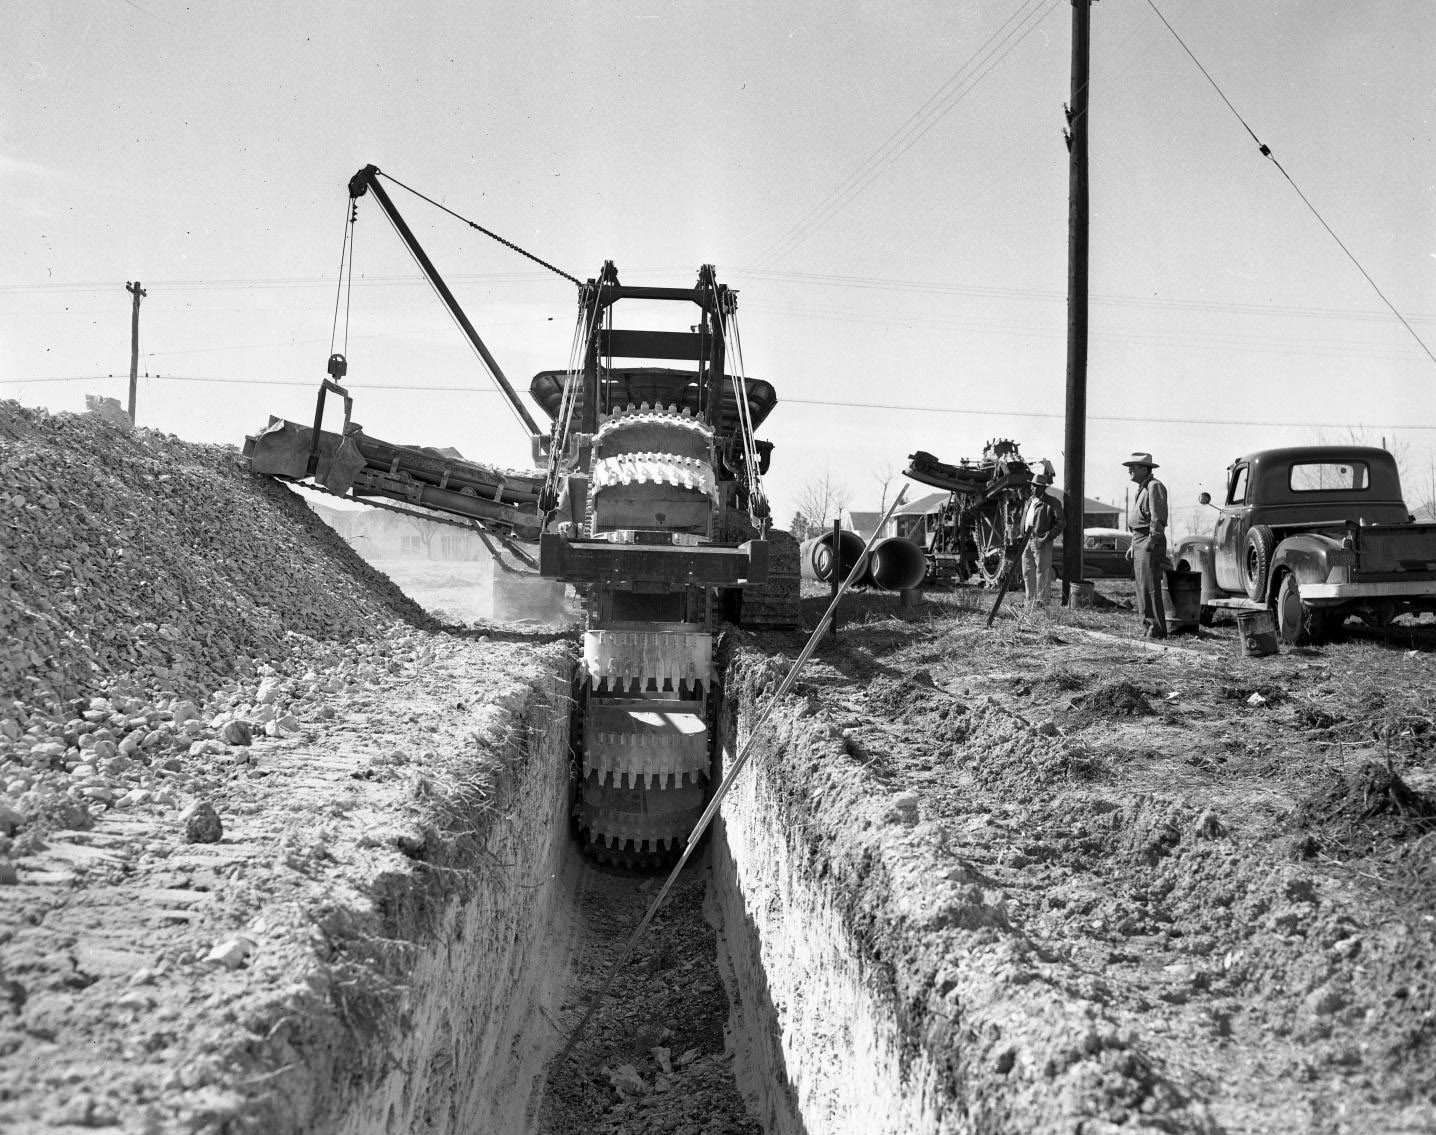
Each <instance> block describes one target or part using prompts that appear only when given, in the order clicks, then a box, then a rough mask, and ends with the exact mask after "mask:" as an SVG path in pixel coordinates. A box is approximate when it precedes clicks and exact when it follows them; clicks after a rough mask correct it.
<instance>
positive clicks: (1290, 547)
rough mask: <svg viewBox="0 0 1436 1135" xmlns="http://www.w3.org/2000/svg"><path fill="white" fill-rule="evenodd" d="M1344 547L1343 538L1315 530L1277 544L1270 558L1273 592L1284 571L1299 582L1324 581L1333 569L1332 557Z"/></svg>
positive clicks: (1300, 533) (1271, 594)
mask: <svg viewBox="0 0 1436 1135" xmlns="http://www.w3.org/2000/svg"><path fill="white" fill-rule="evenodd" d="M1340 549H1341V541H1339V540H1333V539H1332V538H1331V537H1329V536H1322V535H1318V534H1317V533H1315V532H1298V533H1297V534H1295V535H1293V536H1288V537H1287V538H1286V539H1284V540H1283V541H1282V542H1281V543H1280V544H1278V545H1277V548H1276V552H1275V553H1274V554H1273V556H1272V561H1271V578H1270V584H1271V587H1270V593H1269V594H1268V596H1267V600H1268V601H1270V600H1271V599H1272V598H1274V597H1275V594H1276V590H1275V584H1276V582H1277V581H1278V580H1279V579H1280V578H1281V575H1282V573H1283V571H1287V572H1290V573H1291V574H1292V575H1294V576H1295V577H1296V581H1297V582H1298V583H1325V582H1326V579H1327V576H1328V575H1329V574H1330V572H1331V561H1330V556H1331V553H1332V552H1334V551H1339V550H1340Z"/></svg>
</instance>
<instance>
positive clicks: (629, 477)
mask: <svg viewBox="0 0 1436 1135" xmlns="http://www.w3.org/2000/svg"><path fill="white" fill-rule="evenodd" d="M643 484H647V485H676V486H678V487H679V488H684V489H688V490H690V491H692V492H695V493H703V494H704V495H705V496H708V497H710V498H715V499H716V496H717V486H716V483H715V481H714V478H713V469H712V467H711V466H710V465H708V463H707V462H704V461H700V460H698V459H697V458H693V457H680V456H678V455H677V454H673V453H620V454H618V455H616V456H613V457H600V458H597V459H596V460H595V461H594V463H593V473H592V476H591V477H590V479H589V495H590V496H591V497H592V496H594V495H596V494H597V493H598V492H600V491H601V490H603V489H606V488H609V487H611V486H615V485H643Z"/></svg>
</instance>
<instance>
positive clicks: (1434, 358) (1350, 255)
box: [1147, 0, 1436, 364]
mask: <svg viewBox="0 0 1436 1135" xmlns="http://www.w3.org/2000/svg"><path fill="white" fill-rule="evenodd" d="M1147 5H1148V7H1150V8H1151V9H1152V11H1153V12H1155V13H1156V14H1157V19H1159V20H1161V21H1162V23H1163V24H1164V25H1165V26H1166V29H1167V31H1169V32H1171V33H1172V38H1173V39H1175V40H1176V41H1177V43H1178V44H1180V45H1181V48H1182V50H1183V51H1185V52H1186V53H1187V57H1188V58H1189V59H1190V60H1191V61H1192V62H1193V63H1194V64H1196V67H1197V70H1198V71H1200V72H1201V73H1202V75H1203V76H1204V77H1205V78H1206V80H1207V82H1208V83H1210V84H1211V85H1212V90H1214V91H1216V92H1217V94H1218V96H1220V98H1221V100H1222V102H1224V103H1226V104H1227V109H1228V110H1230V111H1231V112H1232V114H1233V115H1234V116H1235V118H1236V120H1237V121H1238V122H1240V123H1241V124H1242V129H1243V130H1245V131H1246V132H1247V133H1248V134H1250V135H1251V139H1252V141H1253V142H1255V143H1256V144H1257V149H1258V150H1259V151H1260V152H1261V155H1262V157H1264V158H1266V159H1267V160H1268V161H1270V162H1271V163H1272V165H1274V166H1276V168H1277V170H1278V172H1280V174H1281V175H1282V177H1284V178H1286V181H1287V184H1288V185H1290V186H1291V187H1292V189H1293V190H1295V191H1296V195H1297V196H1298V197H1299V198H1301V202H1302V204H1303V205H1305V206H1306V207H1307V209H1308V210H1310V212H1311V215H1312V216H1313V217H1315V218H1316V219H1317V222H1318V223H1319V224H1320V225H1321V227H1322V228H1324V229H1325V230H1326V232H1327V235H1329V236H1330V237H1331V239H1332V240H1334V241H1335V242H1336V246H1337V247H1338V248H1340V249H1341V251H1342V252H1343V253H1345V254H1346V258H1347V259H1348V260H1350V261H1351V263H1352V264H1353V265H1355V267H1356V270H1357V271H1358V272H1360V273H1361V275H1362V277H1363V278H1364V279H1365V280H1366V282H1367V283H1368V284H1370V285H1371V290H1372V291H1374V292H1375V293H1376V294H1377V296H1378V297H1380V299H1381V302H1382V303H1384V304H1385V305H1386V306H1387V307H1388V308H1389V309H1390V311H1391V314H1392V315H1394V316H1396V318H1397V319H1398V320H1400V322H1401V326H1403V327H1404V328H1406V330H1407V332H1408V333H1409V334H1410V335H1411V337H1412V338H1413V339H1415V340H1416V342H1417V344H1419V345H1420V347H1421V351H1422V353H1423V354H1425V355H1426V357H1427V358H1428V359H1430V360H1431V362H1432V363H1434V364H1436V354H1433V353H1432V351H1431V348H1430V347H1428V346H1427V345H1426V341H1425V340H1424V339H1422V338H1421V336H1420V335H1418V334H1416V329H1415V328H1413V327H1412V326H1411V324H1410V323H1408V322H1407V321H1406V317H1405V316H1404V315H1402V314H1401V312H1400V311H1399V310H1398V309H1397V307H1396V305H1395V304H1394V303H1392V302H1391V301H1390V300H1389V299H1387V297H1386V293H1385V292H1383V291H1382V290H1381V288H1380V286H1379V285H1378V284H1377V283H1376V281H1375V280H1374V279H1372V277H1371V273H1369V272H1368V271H1367V270H1366V268H1365V266H1363V265H1362V263H1361V261H1360V260H1358V259H1357V257H1356V254H1355V253H1354V252H1352V251H1351V249H1349V248H1348V247H1347V246H1346V244H1345V242H1344V241H1343V240H1342V239H1341V237H1339V236H1337V235H1336V230H1335V229H1333V228H1332V227H1331V225H1329V224H1328V223H1327V221H1326V218H1325V217H1323V216H1322V215H1321V213H1320V212H1319V211H1318V210H1317V208H1316V206H1315V205H1313V204H1312V202H1311V200H1310V198H1308V197H1307V195H1306V194H1305V193H1303V192H1302V190H1301V186H1299V185H1297V183H1296V181H1295V180H1294V179H1293V178H1292V176H1291V174H1289V173H1287V171H1286V168H1285V167H1284V166H1283V165H1282V164H1281V162H1280V161H1279V160H1278V159H1277V157H1276V155H1275V154H1273V153H1272V152H1271V147H1270V146H1268V145H1267V144H1266V143H1265V142H1263V141H1262V140H1261V139H1260V138H1258V137H1257V134H1256V131H1255V130H1253V129H1252V128H1251V126H1249V125H1248V124H1247V120H1246V119H1245V118H1243V117H1242V114H1241V112H1240V111H1239V110H1237V108H1236V107H1235V106H1233V105H1232V100H1231V99H1229V98H1227V95H1226V92H1225V91H1223V90H1222V88H1221V87H1220V86H1219V85H1218V83H1217V81H1216V79H1214V78H1212V74H1211V72H1210V71H1208V70H1207V69H1206V67H1204V66H1203V65H1202V61H1201V60H1200V59H1198V58H1197V57H1196V54H1195V53H1194V52H1193V51H1192V49H1191V48H1190V47H1188V46H1187V43H1186V41H1185V40H1184V39H1182V37H1181V36H1180V35H1179V34H1178V33H1177V29H1176V28H1174V27H1173V26H1172V24H1171V21H1169V20H1168V19H1167V17H1166V16H1164V15H1162V10H1161V9H1160V8H1158V7H1157V5H1156V3H1155V2H1154V0H1147Z"/></svg>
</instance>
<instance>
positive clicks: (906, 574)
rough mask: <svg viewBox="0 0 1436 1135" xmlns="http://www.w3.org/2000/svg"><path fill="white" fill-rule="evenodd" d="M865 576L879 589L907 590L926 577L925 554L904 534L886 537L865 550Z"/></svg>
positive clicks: (917, 584)
mask: <svg viewBox="0 0 1436 1135" xmlns="http://www.w3.org/2000/svg"><path fill="white" fill-rule="evenodd" d="M868 577H869V578H870V579H871V580H872V582H873V586H874V587H876V588H878V589H879V590H880V591H907V590H908V589H909V588H913V587H917V586H919V585H920V584H921V583H922V581H923V580H924V579H926V578H927V557H926V556H925V555H923V552H922V549H921V548H919V547H918V546H917V545H916V544H914V543H913V542H912V541H911V540H909V539H907V538H906V537H903V536H889V537H887V538H886V539H883V540H879V541H877V542H876V543H875V544H874V545H873V546H872V550H871V551H870V552H869V553H868Z"/></svg>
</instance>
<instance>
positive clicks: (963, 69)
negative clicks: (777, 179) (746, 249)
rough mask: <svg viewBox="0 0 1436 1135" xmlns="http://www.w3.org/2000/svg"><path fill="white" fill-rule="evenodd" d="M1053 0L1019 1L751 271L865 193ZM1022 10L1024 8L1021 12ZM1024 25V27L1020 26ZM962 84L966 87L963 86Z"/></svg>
mask: <svg viewBox="0 0 1436 1135" xmlns="http://www.w3.org/2000/svg"><path fill="white" fill-rule="evenodd" d="M1059 2H1060V0H1022V2H1021V3H1020V4H1019V5H1018V7H1017V9H1016V10H1015V11H1014V12H1013V14H1012V15H1011V16H1009V17H1008V18H1007V20H1006V21H1004V22H1003V23H1002V24H1001V25H1000V26H999V27H998V29H997V30H996V31H994V32H993V33H992V34H991V35H989V36H988V38H987V39H986V40H985V41H984V42H983V44H982V46H980V47H979V48H978V49H977V50H976V51H975V52H973V54H972V55H971V56H969V57H968V59H967V60H966V61H965V62H963V64H962V65H961V66H960V67H959V68H958V69H957V70H956V71H955V72H954V73H953V74H952V75H951V76H949V78H948V79H947V81H946V82H945V83H943V84H942V86H940V87H939V88H938V89H937V90H936V91H935V92H934V93H933V94H932V95H930V96H929V97H928V99H927V101H926V102H925V103H923V105H922V106H920V107H919V108H918V109H917V110H916V111H914V112H913V114H912V115H911V116H909V118H908V119H907V121H906V122H904V123H903V124H902V126H900V127H898V129H897V130H896V131H894V132H893V133H892V134H891V135H889V136H888V139H887V141H885V142H884V143H883V144H882V145H881V146H879V147H878V148H877V149H876V150H875V151H874V152H873V153H872V154H870V155H869V156H868V157H867V159H866V160H865V161H864V162H863V163H862V164H861V165H859V166H858V168H857V169H855V170H854V171H853V172H852V173H850V174H849V175H848V176H847V177H846V178H845V179H844V180H843V181H842V182H840V183H839V185H838V186H837V188H835V189H833V190H832V191H831V192H830V193H829V194H828V195H827V196H826V197H825V198H823V200H822V201H820V202H819V203H818V204H817V205H815V206H813V207H812V208H811V209H810V210H809V211H808V212H807V213H806V214H804V215H803V217H801V218H800V219H799V220H798V221H797V222H796V223H795V224H794V225H793V226H792V227H791V228H790V229H789V231H788V232H787V233H786V234H784V235H783V236H781V237H779V238H778V240H776V241H774V242H773V243H772V244H770V245H769V246H768V248H767V249H765V250H764V251H763V252H762V253H760V254H759V255H758V257H757V259H756V260H755V262H754V263H755V264H756V265H757V267H759V268H764V267H767V266H769V265H771V264H773V263H774V262H776V261H777V260H778V259H779V258H780V257H782V256H785V255H787V254H788V253H789V252H792V251H793V250H794V249H795V248H797V247H798V246H799V245H800V244H802V243H803V242H804V241H806V240H807V239H808V238H809V237H810V236H812V235H813V233H815V232H816V231H817V230H818V229H819V228H821V227H822V226H823V225H824V224H826V223H827V222H828V221H829V220H830V219H831V218H832V217H833V216H834V215H835V214H837V213H838V212H839V211H841V210H842V209H843V208H845V207H846V206H847V204H848V203H849V202H851V201H852V200H853V199H854V198H855V197H857V196H858V195H859V194H860V193H862V192H863V191H864V190H865V189H867V187H868V186H869V185H871V184H872V183H873V181H875V180H876V179H877V178H878V176H879V175H881V173H882V172H883V171H884V170H885V169H886V168H887V167H888V166H890V165H892V164H893V163H894V162H896V161H897V160H898V159H899V158H901V157H902V156H903V155H904V154H906V153H907V151H908V150H910V149H911V148H912V147H913V146H914V145H916V143H917V142H918V141H919V140H920V139H921V138H922V137H923V135H925V134H926V133H927V132H928V131H929V130H930V129H932V127H933V126H935V125H936V124H937V123H938V122H939V121H940V120H941V119H942V118H944V117H945V116H946V115H947V114H948V113H949V112H950V111H951V110H952V109H953V107H955V106H956V105H957V104H958V103H959V102H961V101H962V100H963V99H964V98H966V97H967V95H969V94H970V93H971V92H972V91H973V90H974V89H975V88H976V87H977V85H978V84H979V83H981V82H982V80H983V79H985V78H986V77H987V76H988V75H989V74H991V72H992V71H993V69H994V68H996V66H997V65H998V64H999V63H1001V62H1002V61H1003V60H1004V59H1006V58H1007V56H1008V55H1009V54H1011V53H1012V51H1013V50H1015V49H1016V47H1017V46H1018V44H1020V43H1021V42H1022V41H1023V40H1024V39H1026V38H1027V36H1028V35H1030V34H1031V33H1032V32H1033V31H1034V30H1035V29H1036V28H1037V26H1038V25H1039V24H1040V23H1041V22H1042V21H1043V20H1045V19H1046V18H1047V17H1048V16H1049V15H1050V14H1051V13H1052V11H1053V10H1054V9H1055V8H1056V7H1057V5H1058V3H1059ZM1044 5H1045V6H1046V8H1045V10H1043V6H1044ZM1024 8H1025V9H1027V11H1026V12H1025V13H1023V9H1024ZM1024 23H1025V24H1026V27H1023V26H1022V25H1023V24H1024ZM989 48H990V49H991V50H990V51H989ZM984 52H987V53H988V56H987V58H986V59H981V61H980V62H977V61H978V60H979V57H981V56H982V55H983V54H984ZM974 65H975V66H984V65H986V70H984V71H982V72H981V73H980V74H978V75H977V76H976V78H971V80H970V81H968V80H969V78H970V69H975V66H974ZM963 83H966V84H967V85H966V86H965V87H964V86H963V85H962V84H963Z"/></svg>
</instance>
